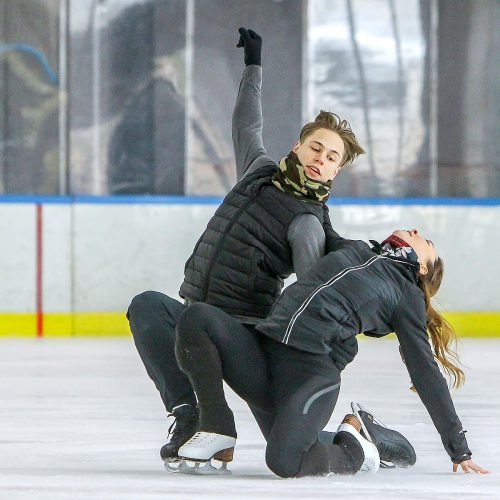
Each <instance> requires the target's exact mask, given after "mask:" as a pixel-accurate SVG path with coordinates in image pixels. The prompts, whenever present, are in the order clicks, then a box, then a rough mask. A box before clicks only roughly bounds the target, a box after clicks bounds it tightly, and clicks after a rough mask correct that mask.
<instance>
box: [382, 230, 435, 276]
mask: <svg viewBox="0 0 500 500" xmlns="http://www.w3.org/2000/svg"><path fill="white" fill-rule="evenodd" d="M392 234H393V235H394V236H397V237H398V238H401V239H402V240H404V241H406V243H408V245H410V246H411V247H412V248H413V250H415V253H416V254H417V257H418V260H419V262H420V272H421V273H422V274H426V273H427V264H428V263H429V262H432V263H433V262H434V261H435V260H436V259H437V257H438V254H437V252H436V249H435V248H434V243H432V241H431V240H426V239H425V238H424V237H423V236H422V235H421V234H420V233H419V232H418V231H417V230H416V229H410V230H406V229H398V230H396V231H394V232H393V233H392Z"/></svg>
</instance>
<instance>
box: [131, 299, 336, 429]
mask: <svg viewBox="0 0 500 500" xmlns="http://www.w3.org/2000/svg"><path fill="white" fill-rule="evenodd" d="M185 308H186V306H184V305H183V304H181V303H180V302H179V301H177V300H174V299H172V298H170V297H168V296H167V295H165V294H163V293H160V292H153V291H148V292H143V293H141V294H139V295H137V296H136V297H134V299H133V300H132V302H131V304H130V306H129V308H128V311H127V318H128V320H129V323H130V329H131V331H132V335H133V337H134V343H135V345H136V347H137V351H138V352H139V355H140V357H141V359H142V362H143V363H144V366H145V367H146V371H147V373H148V375H149V377H150V378H151V379H152V380H153V382H154V384H155V386H156V388H157V389H158V391H159V393H160V396H161V398H162V400H163V404H164V405H165V408H166V410H167V411H168V412H172V411H173V409H174V408H175V407H177V406H180V405H182V404H193V405H195V404H196V396H195V393H194V390H193V388H192V386H191V383H190V381H189V379H188V377H187V376H186V375H185V374H184V373H183V372H182V371H181V369H180V368H179V365H178V363H177V360H176V358H175V353H174V346H175V336H176V334H175V328H176V325H177V323H178V321H179V317H180V316H181V313H182V312H183V311H184V310H185ZM226 316H227V315H226ZM228 318H229V319H230V320H231V328H230V329H229V330H228V331H227V335H228V336H229V337H230V335H231V331H232V330H234V332H235V335H237V332H239V333H240V336H241V333H242V334H243V335H245V336H246V335H248V336H249V337H250V335H249V332H252V331H253V328H252V327H251V326H248V327H245V326H243V325H241V323H239V322H238V321H236V320H235V319H233V318H231V317H230V316H228ZM238 338H239V337H238ZM235 342H236V339H235ZM236 344H239V341H237V342H236ZM231 345H232V344H231ZM259 352H260V351H259V350H258V349H257V347H255V350H254V352H252V353H251V356H250V357H247V356H246V354H245V353H244V352H241V353H240V355H239V356H235V355H234V353H233V352H232V351H231V352H228V353H224V354H225V356H224V357H226V358H228V359H229V358H230V359H231V361H228V362H227V363H226V366H225V373H224V376H225V377H227V378H228V379H230V380H237V381H238V382H239V385H241V386H242V387H245V391H246V393H247V394H249V395H250V396H251V397H250V398H249V400H248V401H247V403H248V404H249V407H250V410H251V411H252V413H253V415H254V417H255V419H256V420H257V423H258V425H259V427H260V429H261V431H262V433H263V434H264V437H266V436H267V434H268V433H269V431H270V429H271V428H272V425H273V416H272V412H271V411H270V410H269V408H268V405H267V404H265V403H266V402H265V401H264V399H263V398H266V397H268V396H266V395H265V393H263V392H262V390H261V389H259V391H260V392H258V393H257V392H255V391H253V389H252V388H253V387H256V388H257V387H258V388H262V387H264V386H265V385H266V384H267V378H266V372H265V362H264V359H263V358H262V362H261V365H260V366H259V367H257V366H253V365H252V363H251V362H247V360H250V359H253V358H254V357H255V356H256V355H258V353H259ZM226 354H227V355H226ZM253 401H258V402H259V405H260V406H261V407H263V408H265V410H264V411H259V410H258V409H257V408H255V407H254V406H253V404H252V402H253ZM326 439H328V437H327V438H326ZM332 439H333V438H332Z"/></svg>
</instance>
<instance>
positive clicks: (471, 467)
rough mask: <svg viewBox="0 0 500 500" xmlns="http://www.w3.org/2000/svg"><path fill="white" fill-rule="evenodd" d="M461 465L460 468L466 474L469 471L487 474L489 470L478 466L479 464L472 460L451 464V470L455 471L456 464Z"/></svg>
mask: <svg viewBox="0 0 500 500" xmlns="http://www.w3.org/2000/svg"><path fill="white" fill-rule="evenodd" d="M459 465H460V467H462V470H463V471H464V472H465V473H466V474H468V473H469V472H475V473H476V474H489V473H490V471H489V470H486V469H483V468H482V467H479V465H477V464H475V463H474V462H473V461H472V460H464V461H463V462H460V463H459V464H453V472H457V470H458V466H459Z"/></svg>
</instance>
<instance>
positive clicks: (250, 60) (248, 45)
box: [236, 28, 262, 66]
mask: <svg viewBox="0 0 500 500" xmlns="http://www.w3.org/2000/svg"><path fill="white" fill-rule="evenodd" d="M238 32H239V33H240V40H239V42H238V44H237V45H236V47H243V48H244V49H245V66H249V65H250V64H256V65H257V66H260V65H261V58H260V53H261V51H262V38H261V36H260V35H258V34H257V33H255V31H253V30H247V29H246V28H240V29H239V30H238Z"/></svg>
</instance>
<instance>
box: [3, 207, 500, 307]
mask: <svg viewBox="0 0 500 500" xmlns="http://www.w3.org/2000/svg"><path fill="white" fill-rule="evenodd" d="M177 200H181V199H177ZM190 200H193V199H190ZM216 208H217V203H213V202H212V203H210V202H208V203H207V202H206V200H205V202H201V203H199V204H197V203H186V202H184V201H178V202H177V203H158V202H155V203H113V202H112V201H111V202H106V203H81V202H77V203H45V204H42V211H41V213H42V220H41V227H40V230H41V236H42V241H43V243H42V246H41V251H42V256H43V257H42V266H41V269H37V265H36V254H37V244H36V241H37V238H36V234H37V224H36V203H0V248H1V259H0V275H1V276H2V280H0V295H1V297H2V301H1V304H0V314H1V313H29V312H35V311H36V307H37V289H36V277H37V273H39V277H40V279H41V283H42V287H41V289H40V290H38V294H39V295H40V294H41V296H42V299H43V311H44V312H47V313H50V312H53V313H74V312H99V311H103V312H112V311H115V312H120V311H124V310H126V308H127V306H128V304H129V303H130V300H131V298H132V297H133V296H134V295H136V294H137V293H139V292H141V291H144V290H159V291H163V292H165V293H167V294H168V295H171V296H173V297H177V292H178V289H179V285H180V283H181V281H182V277H183V267H184V263H185V261H186V259H187V258H188V257H189V255H190V253H191V251H192V249H193V247H194V245H195V243H196V241H197V239H198V237H199V235H200V234H201V233H202V231H203V230H204V228H205V227H206V224H207V222H208V220H209V218H210V217H211V215H212V214H213V213H214V211H215V209H216ZM330 212H331V218H332V223H333V226H334V228H335V229H336V230H337V231H338V232H339V233H340V234H341V235H343V236H345V237H348V238H355V239H364V240H365V241H367V240H368V239H377V240H379V241H380V240H382V239H383V238H384V237H386V236H387V235H388V234H390V232H392V230H394V229H398V228H402V229H411V228H417V229H419V230H420V231H421V232H422V233H423V234H424V235H425V236H426V237H428V238H430V239H432V240H433V241H434V242H435V244H436V247H437V248H438V250H439V252H440V254H441V256H442V257H443V259H444V261H445V265H446V274H445V280H444V284H443V286H442V289H441V291H440V293H439V295H438V305H439V307H440V308H441V309H442V310H446V311H462V312H463V311H498V310H499V309H500V286H499V283H500V266H498V262H497V259H498V257H497V252H496V250H495V245H496V243H495V241H496V238H497V235H498V234H500V206H499V205H498V204H497V205H389V204H388V205H378V204H377V205H358V204H352V205H336V204H335V205H331V206H330ZM39 288H40V287H39Z"/></svg>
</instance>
